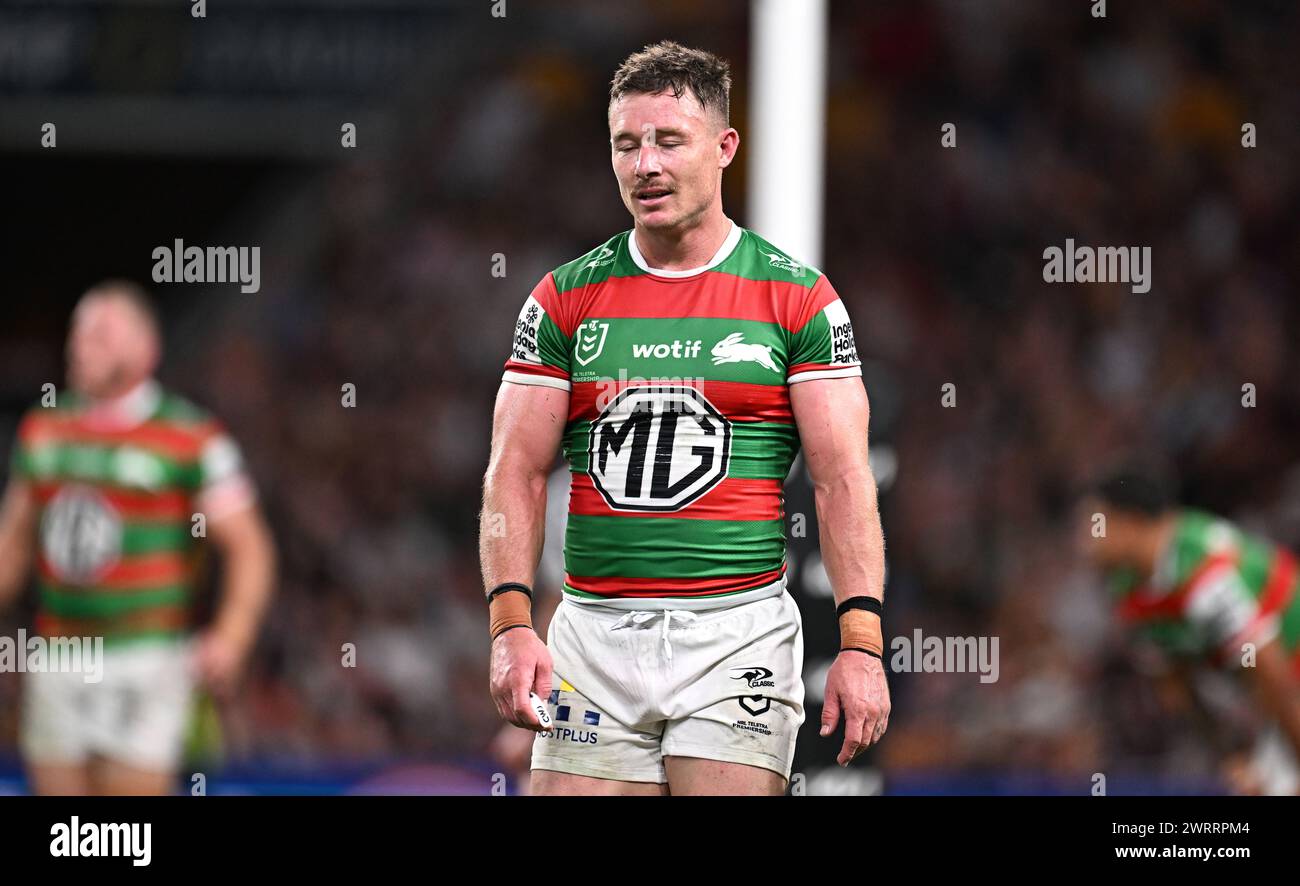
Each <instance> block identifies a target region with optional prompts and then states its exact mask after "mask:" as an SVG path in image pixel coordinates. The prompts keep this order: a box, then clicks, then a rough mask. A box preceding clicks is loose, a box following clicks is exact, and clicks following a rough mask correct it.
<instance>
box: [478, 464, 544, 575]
mask: <svg viewBox="0 0 1300 886" xmlns="http://www.w3.org/2000/svg"><path fill="white" fill-rule="evenodd" d="M546 476H547V475H546V472H545V471H541V470H535V469H531V468H528V467H527V466H524V465H520V464H512V463H501V464H494V465H492V466H491V467H490V468H489V470H488V473H487V476H486V477H485V478H484V480H483V511H482V513H481V514H480V515H479V561H480V565H481V566H482V570H483V586H484V590H485V591H487V590H491V589H492V588H494V587H496V586H497V585H499V584H503V583H505V582H510V581H517V582H521V583H523V584H526V585H528V586H529V587H532V585H533V582H534V580H535V577H536V573H537V564H538V563H539V562H541V558H542V542H543V538H544V533H545V524H546Z"/></svg>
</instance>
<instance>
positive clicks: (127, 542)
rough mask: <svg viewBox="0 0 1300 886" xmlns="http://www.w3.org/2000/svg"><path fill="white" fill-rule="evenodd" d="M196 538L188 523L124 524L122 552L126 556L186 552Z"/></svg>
mask: <svg viewBox="0 0 1300 886" xmlns="http://www.w3.org/2000/svg"><path fill="white" fill-rule="evenodd" d="M193 542H194V539H193V538H192V537H191V536H190V526H189V524H188V523H136V522H125V523H123V524H122V553H123V555H125V556H136V555H140V554H160V553H169V552H173V551H177V552H182V553H183V552H185V551H188V550H189V549H190V545H191V544H192V543H193Z"/></svg>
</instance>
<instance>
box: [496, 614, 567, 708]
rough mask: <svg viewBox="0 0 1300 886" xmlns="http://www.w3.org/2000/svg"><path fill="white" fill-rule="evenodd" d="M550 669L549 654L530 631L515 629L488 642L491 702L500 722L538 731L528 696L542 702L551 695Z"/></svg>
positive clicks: (527, 629) (535, 634)
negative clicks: (539, 699)
mask: <svg viewBox="0 0 1300 886" xmlns="http://www.w3.org/2000/svg"><path fill="white" fill-rule="evenodd" d="M551 667H552V664H551V652H550V650H549V649H547V648H546V644H545V643H543V642H542V638H541V637H538V636H537V633H536V632H535V631H534V630H533V629H532V628H515V629H513V630H509V631H506V632H505V633H504V634H501V635H500V636H498V637H497V638H496V639H495V640H493V641H492V667H491V689H492V701H493V702H494V703H495V704H496V706H497V713H499V714H500V715H501V719H503V720H505V721H506V722H507V723H513V724H514V725H516V726H520V727H522V728H524V729H531V730H533V731H534V732H541V731H542V724H541V722H540V721H539V720H538V719H537V715H536V714H534V713H533V706H532V704H531V703H530V702H529V699H528V693H529V692H535V693H537V695H538V696H539V697H541V699H542V700H543V701H545V700H546V698H547V697H548V696H549V695H550V694H551Z"/></svg>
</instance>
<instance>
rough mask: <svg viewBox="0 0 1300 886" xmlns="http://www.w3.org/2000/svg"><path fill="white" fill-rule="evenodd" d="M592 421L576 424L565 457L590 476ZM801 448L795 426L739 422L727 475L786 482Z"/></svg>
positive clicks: (733, 431) (733, 433)
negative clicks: (589, 456) (589, 448)
mask: <svg viewBox="0 0 1300 886" xmlns="http://www.w3.org/2000/svg"><path fill="white" fill-rule="evenodd" d="M590 437H591V422H589V421H582V420H579V421H575V422H573V423H572V424H571V425H570V427H569V429H568V430H567V431H566V432H565V435H564V457H565V458H566V459H568V460H569V466H570V470H571V471H573V472H574V473H576V474H585V473H587V470H588V466H589V459H588V457H587V448H588V446H590V444H591V440H590ZM798 449H799V433H798V432H797V431H796V430H795V427H794V425H787V424H782V423H780V422H772V421H739V422H734V423H733V424H732V425H731V458H730V459H729V460H728V462H727V476H728V477H736V478H738V479H743V480H785V478H786V475H787V474H789V473H790V464H791V463H792V462H793V461H794V456H795V453H796V452H797V451H798Z"/></svg>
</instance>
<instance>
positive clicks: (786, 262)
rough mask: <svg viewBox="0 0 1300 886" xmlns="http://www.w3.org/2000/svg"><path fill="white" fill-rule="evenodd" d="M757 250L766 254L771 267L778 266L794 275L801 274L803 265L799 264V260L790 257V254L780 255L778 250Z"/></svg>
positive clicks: (799, 275)
mask: <svg viewBox="0 0 1300 886" xmlns="http://www.w3.org/2000/svg"><path fill="white" fill-rule="evenodd" d="M759 252H760V253H762V254H763V255H765V256H767V263H768V265H769V266H771V267H773V268H780V269H781V270H783V271H788V272H789V273H791V274H794V275H795V276H796V277H802V276H803V265H801V264H799V262H797V261H795V260H794V259H792V258H790V256H788V255H782V254H781V253H779V252H764V251H763V250H761V249H760V250H759Z"/></svg>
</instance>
